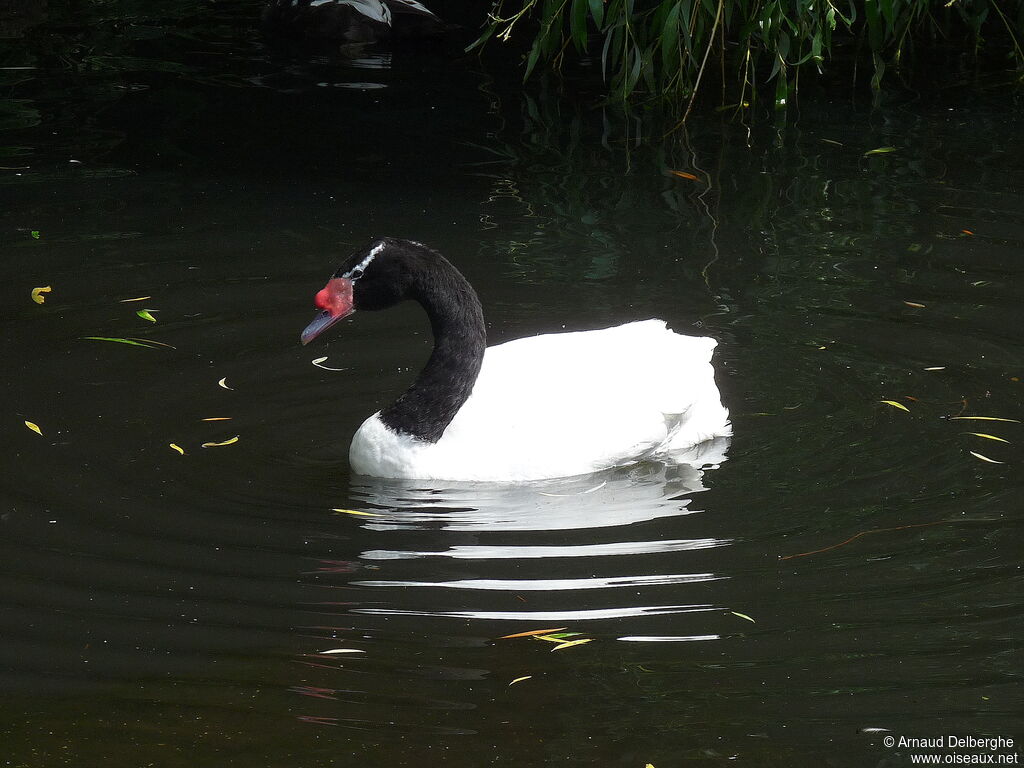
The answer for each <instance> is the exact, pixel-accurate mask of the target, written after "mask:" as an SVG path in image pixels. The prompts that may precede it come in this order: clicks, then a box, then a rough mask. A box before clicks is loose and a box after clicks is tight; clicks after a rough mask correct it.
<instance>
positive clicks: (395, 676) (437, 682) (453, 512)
mask: <svg viewBox="0 0 1024 768" xmlns="http://www.w3.org/2000/svg"><path fill="white" fill-rule="evenodd" d="M727 447H728V439H727V438H720V439H717V440H714V441H710V442H708V443H704V444H702V445H701V446H697V447H696V448H694V449H693V452H692V453H691V454H690V455H689V456H687V457H680V458H685V459H687V460H684V461H681V462H680V463H678V464H671V465H666V464H661V463H653V462H647V463H640V464H634V465H632V466H628V467H618V468H615V469H610V470H606V471H605V472H601V473H596V474H591V475H584V476H580V477H573V478H565V479H560V480H546V481H536V482H531V483H521V484H506V485H499V484H493V483H492V484H486V483H442V482H439V481H423V480H418V481H417V480H393V479H382V478H374V477H366V476H363V477H359V476H357V477H353V478H352V480H351V482H350V489H349V490H350V493H349V496H350V498H349V501H348V502H347V503H346V504H347V506H349V507H350V508H351V509H350V511H351V512H354V513H355V514H353V515H351V516H349V515H345V512H344V511H341V512H340V514H342V515H345V516H346V517H347V518H348V519H346V520H343V521H339V522H341V523H344V524H345V525H344V526H338V527H342V529H343V532H342V533H339V534H338V537H337V538H336V539H332V549H333V550H334V551H337V549H335V547H336V546H341V547H344V549H345V550H347V552H348V553H349V555H348V557H349V558H351V559H349V560H346V561H337V560H335V561H326V560H325V561H323V563H322V568H321V569H320V570H319V571H317V572H316V574H315V584H316V585H317V587H319V588H320V592H319V594H320V598H319V599H318V600H317V601H316V602H315V603H314V604H313V605H307V606H306V610H307V611H312V613H313V614H314V615H315V619H312V620H311V621H310V623H309V624H307V625H306V626H305V627H304V630H303V632H304V637H305V638H306V639H305V641H304V643H303V645H304V647H305V649H306V652H305V653H304V654H302V655H301V656H299V657H298V658H297V659H296V661H297V662H299V663H300V664H301V666H302V669H303V670H304V672H303V675H302V678H301V682H299V683H297V684H296V685H295V686H294V687H293V691H294V692H296V693H298V694H301V695H302V696H303V698H304V705H305V706H304V707H303V714H302V715H300V719H303V720H306V721H308V722H315V723H319V724H327V725H331V726H343V727H350V728H357V729H383V728H387V729H388V732H400V733H415V734H418V735H422V736H428V735H442V736H449V735H453V734H456V733H461V734H467V733H476V732H481V731H483V730H486V728H487V727H488V726H487V723H488V722H489V721H490V720H491V718H492V717H493V716H494V715H493V701H492V698H493V696H494V695H495V693H494V692H495V691H497V690H499V689H500V690H503V689H505V688H506V687H507V685H508V681H509V680H513V679H514V678H518V677H521V676H522V675H524V674H529V675H532V676H536V677H538V679H543V678H544V677H545V676H549V677H548V679H549V680H550V681H551V682H550V685H558V683H557V681H559V680H562V679H563V676H564V674H565V673H566V670H567V669H572V668H575V667H574V665H578V664H579V663H580V662H581V660H583V661H584V663H586V664H588V668H593V665H595V664H598V665H601V664H607V663H609V658H611V659H615V660H614V661H612V662H611V663H612V664H613V666H614V667H615V668H621V667H623V665H626V666H629V665H632V664H635V663H637V661H636V660H637V659H640V658H643V659H645V660H647V659H648V658H649V653H648V651H649V650H654V649H655V648H659V647H660V648H664V649H670V648H672V647H678V646H670V645H667V644H670V643H688V644H693V643H696V644H697V645H696V648H698V649H699V648H700V647H702V646H703V645H705V644H706V643H707V642H709V641H715V640H718V639H720V637H722V635H720V634H718V632H719V631H720V630H721V621H720V618H719V617H718V616H717V615H716V614H721V613H722V612H723V611H725V610H727V609H726V608H725V607H723V606H724V605H727V604H728V599H729V598H728V597H727V595H726V594H725V592H724V589H723V588H724V587H725V586H726V585H727V584H728V583H729V582H728V581H727V579H728V578H729V577H728V576H727V575H725V574H724V573H721V572H716V571H717V570H718V568H717V567H714V566H712V564H713V563H718V562H719V560H720V558H719V556H718V555H717V554H716V552H715V548H718V547H723V546H727V545H729V544H731V540H730V539H727V538H718V537H713V536H709V535H707V532H708V528H709V526H708V522H709V518H712V517H713V516H712V515H709V514H704V515H702V514H700V512H701V510H699V509H696V508H695V502H696V501H697V499H699V498H700V496H701V495H702V493H701V492H702V491H704V490H706V488H705V484H704V480H705V478H706V473H708V472H709V471H710V470H712V469H714V468H717V467H718V465H720V464H721V463H722V462H723V461H725V458H726V449H727ZM707 497H709V498H710V494H707ZM350 526H356V527H355V529H354V530H353V528H352V527H350ZM697 530H699V531H701V532H703V534H704V535H697V534H695V531H697ZM563 627H564V628H565V631H567V632H571V633H581V634H578V635H576V634H574V635H572V637H574V638H576V639H577V640H579V641H587V642H590V639H593V640H594V641H595V642H594V643H593V644H592V645H587V646H584V647H586V648H590V649H592V650H593V651H594V652H595V653H596V655H595V653H586V652H582V653H583V655H574V656H565V655H563V654H549V653H547V652H546V651H547V648H546V647H545V648H539V647H538V648H536V649H533V651H534V652H531V650H530V649H529V648H528V647H526V646H524V645H514V644H525V643H531V638H529V637H525V638H520V639H508V640H503V641H500V642H497V641H496V640H495V638H500V637H502V636H504V635H508V634H514V633H518V632H523V631H532V630H537V629H539V628H551V629H552V631H555V632H557V631H559V630H556V629H554V628H563ZM312 638H315V639H312ZM533 644H534V645H537V644H536V643H533ZM640 644H643V646H641V645H640ZM540 645H542V646H546V645H547V644H546V643H540ZM550 647H551V648H553V647H554V646H553V645H552V646H550ZM616 648H617V649H619V650H618V651H616V650H615V649H616ZM641 648H642V650H641ZM536 651H541V653H539V654H538V653H536ZM635 652H640V654H641V655H640V656H638V655H636V653H635ZM524 654H526V656H524ZM609 654H612V655H611V656H609ZM669 655H670V656H671V657H676V654H672V652H671V651H669ZM567 664H568V667H567V666H566V665H567ZM524 666H528V670H527V671H526V672H524ZM539 690H545V689H539ZM352 704H357V705H358V710H357V711H356V712H355V714H353V713H352V712H351V711H350V708H351V705H352Z"/></svg>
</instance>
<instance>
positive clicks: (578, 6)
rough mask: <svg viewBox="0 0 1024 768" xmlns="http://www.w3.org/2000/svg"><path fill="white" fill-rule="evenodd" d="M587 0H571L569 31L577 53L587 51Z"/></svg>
mask: <svg viewBox="0 0 1024 768" xmlns="http://www.w3.org/2000/svg"><path fill="white" fill-rule="evenodd" d="M588 10H589V5H588V0H572V13H571V14H570V16H569V31H570V32H571V33H572V41H573V44H575V46H576V50H577V51H585V50H586V49H587V12H588Z"/></svg>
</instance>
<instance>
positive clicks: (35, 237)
mask: <svg viewBox="0 0 1024 768" xmlns="http://www.w3.org/2000/svg"><path fill="white" fill-rule="evenodd" d="M29 234H30V235H32V239H33V240H38V239H39V230H38V229H33V230H32V231H31V232H29Z"/></svg>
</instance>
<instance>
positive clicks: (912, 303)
mask: <svg viewBox="0 0 1024 768" xmlns="http://www.w3.org/2000/svg"><path fill="white" fill-rule="evenodd" d="M903 303H904V304H906V305H907V306H908V307H916V308H918V309H924V304H919V303H917V302H916V301H904V302H903Z"/></svg>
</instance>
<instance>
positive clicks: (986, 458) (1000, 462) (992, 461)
mask: <svg viewBox="0 0 1024 768" xmlns="http://www.w3.org/2000/svg"><path fill="white" fill-rule="evenodd" d="M968 453H969V454H971V456H973V457H974V458H976V459H981V460H982V461H987V462H988V463H989V464H1005V463H1006V462H1005V461H996V460H995V459H990V458H989V457H988V456H982V455H981V454H980V453H975V452H974V451H968Z"/></svg>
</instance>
